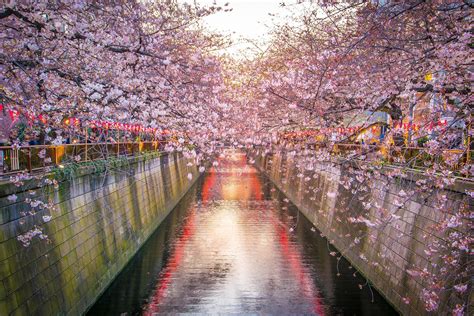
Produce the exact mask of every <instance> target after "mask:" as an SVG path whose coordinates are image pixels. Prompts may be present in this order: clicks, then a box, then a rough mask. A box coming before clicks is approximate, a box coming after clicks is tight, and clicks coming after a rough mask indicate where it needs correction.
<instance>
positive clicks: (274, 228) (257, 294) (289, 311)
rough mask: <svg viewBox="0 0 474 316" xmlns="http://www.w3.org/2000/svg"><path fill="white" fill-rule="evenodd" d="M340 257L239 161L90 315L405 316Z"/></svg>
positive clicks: (229, 162)
mask: <svg viewBox="0 0 474 316" xmlns="http://www.w3.org/2000/svg"><path fill="white" fill-rule="evenodd" d="M332 251H334V249H332V248H331V247H330V246H329V245H328V243H327V241H326V239H324V238H322V237H321V236H320V233H319V232H318V231H317V230H316V229H315V228H314V227H313V226H312V224H311V223H310V222H309V221H308V220H307V219H306V218H305V217H304V216H303V215H302V214H301V213H299V211H298V210H297V209H296V208H295V206H294V205H292V204H291V202H289V201H288V200H287V199H286V198H285V196H284V195H283V194H282V193H281V192H279V191H278V189H277V188H276V187H275V186H274V185H273V184H272V183H271V182H270V181H269V180H268V179H266V178H265V177H264V176H262V175H261V174H260V173H258V171H257V170H256V169H255V168H253V167H252V166H251V165H249V164H247V162H246V157H245V156H244V155H243V154H239V153H229V154H228V155H227V156H226V157H221V158H220V159H219V165H218V166H216V167H213V168H212V169H211V170H210V171H209V172H208V173H206V174H205V175H204V176H203V177H201V179H200V180H199V181H198V182H197V184H196V185H194V187H193V188H192V189H191V190H190V191H189V192H188V193H187V194H186V195H185V197H184V198H183V199H182V201H181V202H180V203H179V204H178V206H177V207H176V208H175V209H174V210H173V211H172V212H171V213H170V214H169V216H168V217H167V218H166V219H165V221H164V222H163V223H162V224H161V225H160V226H159V227H158V229H157V230H156V232H155V233H154V234H153V235H152V236H151V237H150V239H149V240H148V241H147V242H146V244H145V245H144V246H143V247H142V249H141V250H140V251H139V252H138V253H137V255H136V256H135V257H134V258H133V259H132V260H131V261H130V263H129V264H128V265H127V266H126V267H125V269H124V270H123V271H122V273H121V274H120V275H119V276H118V277H117V278H116V280H115V281H114V282H113V283H112V284H111V286H110V287H109V288H108V289H107V290H106V291H105V293H104V294H103V295H102V296H101V297H100V298H99V300H98V301H97V302H96V304H95V305H94V306H93V307H92V308H91V309H90V310H89V312H88V314H89V315H142V314H143V315H152V314H155V313H165V314H175V313H197V314H217V313H219V314H249V313H250V314H272V315H311V314H318V315H392V314H393V315H396V314H397V313H396V312H395V311H394V310H393V309H392V307H391V306H390V305H389V304H388V303H387V302H386V301H385V300H384V298H383V297H381V296H380V295H379V294H378V293H377V292H376V290H375V289H373V288H372V289H371V288H370V286H368V285H365V284H366V280H365V279H364V278H362V277H361V276H360V275H359V274H358V272H357V271H356V270H355V269H354V268H352V267H351V266H350V264H349V263H348V262H347V261H346V260H344V259H341V260H340V262H339V264H338V262H337V258H336V257H334V256H331V255H330V252H332ZM361 287H362V289H361Z"/></svg>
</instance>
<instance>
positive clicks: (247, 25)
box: [179, 0, 296, 54]
mask: <svg viewBox="0 0 474 316" xmlns="http://www.w3.org/2000/svg"><path fill="white" fill-rule="evenodd" d="M179 1H180V2H187V3H194V0H179ZM282 1H283V0H253V1H252V0H196V2H197V3H198V4H199V5H207V6H209V5H212V4H213V3H216V4H217V5H218V6H221V7H223V6H224V4H225V3H226V2H228V3H229V5H228V6H227V7H226V8H232V9H233V11H231V12H219V13H216V14H213V15H211V16H208V17H206V18H205V19H204V22H205V23H206V24H207V26H208V27H209V28H210V29H211V30H216V31H217V32H219V33H224V34H231V37H232V39H233V40H234V42H235V43H236V44H237V45H234V46H233V47H231V48H230V49H228V50H227V51H228V52H230V53H232V54H239V53H242V52H241V50H243V49H245V48H246V47H250V46H252V45H250V44H248V43H246V42H245V41H244V40H242V39H243V38H245V39H250V40H253V41H255V40H265V39H266V40H268V36H266V35H267V32H268V29H269V28H268V27H267V26H270V27H271V26H272V24H273V23H272V18H273V19H275V20H277V21H278V20H279V19H282V18H284V17H286V16H288V9H287V7H281V6H280V5H279V4H280V3H281V2H282ZM295 2H296V0H286V1H285V3H287V4H291V3H295ZM291 7H295V6H291ZM269 13H271V14H278V16H279V17H277V18H275V17H272V16H270V15H269Z"/></svg>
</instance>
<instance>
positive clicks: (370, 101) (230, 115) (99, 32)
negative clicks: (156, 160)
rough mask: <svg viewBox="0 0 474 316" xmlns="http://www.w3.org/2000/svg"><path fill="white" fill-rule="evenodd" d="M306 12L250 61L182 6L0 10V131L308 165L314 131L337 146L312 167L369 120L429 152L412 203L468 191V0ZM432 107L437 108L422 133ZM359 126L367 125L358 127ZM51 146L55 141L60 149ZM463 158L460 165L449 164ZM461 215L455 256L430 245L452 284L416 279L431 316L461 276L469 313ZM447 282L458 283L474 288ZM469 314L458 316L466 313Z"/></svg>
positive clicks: (453, 238) (47, 5)
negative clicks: (146, 138) (18, 118)
mask: <svg viewBox="0 0 474 316" xmlns="http://www.w3.org/2000/svg"><path fill="white" fill-rule="evenodd" d="M299 2H305V1H299ZM308 2H311V4H309V3H306V4H305V5H307V6H306V9H305V10H302V11H299V12H298V14H296V15H295V20H293V21H289V22H288V23H287V24H285V23H282V24H278V25H275V27H274V29H273V30H272V33H271V36H272V38H271V41H270V43H269V44H268V46H267V47H262V50H261V52H260V53H258V54H256V55H255V57H254V58H253V59H252V60H238V59H233V58H231V57H229V56H226V55H219V54H216V53H215V52H216V51H218V50H220V49H222V48H223V47H225V46H226V45H228V44H229V40H228V38H226V37H224V36H221V35H218V34H214V33H210V32H208V31H206V30H205V29H203V27H202V25H201V23H200V20H201V18H203V17H205V16H207V15H210V14H213V13H215V12H218V11H223V10H224V11H225V10H228V9H227V6H223V7H218V6H213V7H200V6H198V5H194V6H190V5H187V4H179V3H178V2H177V1H174V0H168V1H116V2H114V1H112V2H104V3H102V2H101V1H90V2H89V1H78V0H71V1H47V0H43V1H21V2H18V4H14V3H12V4H9V5H8V4H7V5H5V6H3V7H2V8H1V9H0V21H1V23H0V30H1V32H0V34H1V41H2V46H1V48H0V99H1V100H0V101H1V103H2V109H1V110H2V111H3V112H4V113H7V112H5V111H11V112H8V113H7V114H4V115H6V116H7V118H8V117H9V119H6V120H4V123H5V124H7V125H8V126H7V127H5V126H2V131H4V134H5V131H6V133H8V132H9V131H10V129H14V121H15V116H14V115H13V114H12V113H26V114H25V115H26V116H28V117H30V118H37V119H36V122H37V123H35V124H31V125H32V127H31V130H29V131H28V132H29V133H38V130H37V128H38V125H41V126H40V128H42V129H45V130H48V129H51V128H55V129H57V130H58V133H57V135H56V136H57V137H60V136H61V135H60V134H61V128H62V127H63V124H64V120H65V119H66V118H74V119H75V120H76V119H77V120H80V121H81V122H87V123H90V124H97V122H114V123H113V124H117V126H122V127H123V126H140V128H143V129H144V130H145V129H148V130H149V131H153V132H155V131H164V130H173V131H180V132H183V133H184V134H185V135H186V137H187V141H188V142H189V143H191V144H193V145H195V146H193V149H192V151H193V154H194V155H196V151H197V152H208V153H211V152H212V151H213V150H214V145H216V144H218V143H224V142H226V143H227V144H229V143H230V144H234V145H236V146H249V147H252V146H259V147H263V148H264V150H265V151H270V150H274V149H276V148H277V149H285V150H290V151H292V152H293V153H294V154H295V155H296V156H301V157H302V159H307V158H306V157H307V153H308V152H307V145H308V144H307V143H306V142H305V141H303V142H301V141H299V142H294V141H288V139H294V137H293V136H294V135H300V134H298V133H299V132H302V131H307V130H311V131H315V132H311V133H308V132H306V134H305V135H304V136H305V137H306V139H307V138H308V136H310V137H313V136H315V135H316V134H318V133H320V134H331V135H332V136H331V137H325V138H324V137H323V138H322V142H323V143H325V145H324V146H319V147H318V146H317V148H316V149H315V150H316V152H317V154H315V155H312V156H311V161H310V162H311V163H314V162H315V161H328V160H331V161H332V158H331V153H332V151H333V148H334V147H333V146H334V144H337V143H347V142H354V140H356V139H357V137H358V135H359V134H360V133H361V132H362V131H363V130H365V129H367V128H371V127H372V126H373V125H374V123H373V122H372V121H371V120H370V119H369V118H370V116H371V115H373V113H377V112H383V113H385V114H386V115H387V117H388V120H387V121H385V122H384V128H385V129H384V131H385V133H386V137H385V139H386V140H388V139H391V138H392V139H393V138H394V137H396V134H397V133H399V132H401V133H405V134H407V135H406V137H405V138H406V139H405V146H414V147H416V146H418V144H419V140H420V139H424V142H423V147H422V148H421V153H422V154H423V155H424V157H428V158H426V160H427V161H429V163H428V164H426V169H427V172H426V174H427V175H428V176H429V177H430V179H429V182H430V183H432V184H433V186H427V185H426V183H421V184H420V185H419V187H418V189H417V190H421V191H423V190H424V191H429V190H431V191H430V192H433V194H435V193H436V192H438V191H436V190H442V189H443V188H445V187H446V186H448V185H450V184H452V183H453V182H454V181H455V177H458V176H462V177H464V178H468V179H470V180H472V177H473V174H474V168H473V165H472V162H471V160H469V159H468V158H469V149H470V148H469V146H470V139H471V138H472V134H473V132H472V128H471V122H472V109H473V101H474V100H473V96H472V80H473V77H472V70H473V56H474V55H473V48H474V45H473V28H472V13H473V7H474V4H473V3H472V1H466V0H464V1H463V0H432V1H423V0H406V1H352V0H346V1H329V0H328V1H308ZM422 103H425V104H426V106H425V108H426V109H425V111H423V112H422V115H421V116H422V119H421V120H420V121H418V122H415V115H414V113H415V112H416V111H417V109H419V107H420V106H419V105H420V104H422ZM367 113H369V114H368V115H367ZM371 113H372V114H371ZM361 115H365V116H366V117H367V116H368V119H367V120H366V121H360V119H359V118H360V116H361ZM38 118H39V120H38ZM355 121H358V122H357V124H355V123H354V122H355ZM394 122H395V123H394ZM33 126H35V127H36V129H35V128H33ZM338 131H343V132H338ZM285 133H293V134H291V135H293V136H292V137H293V138H291V137H290V138H288V137H286V138H285V137H282V135H284V134H285ZM294 133H296V134H294ZM323 136H324V135H323ZM325 136H327V135H325ZM46 140H47V141H48V142H54V136H52V137H49V138H47V139H46ZM10 141H11V142H12V143H13V142H15V139H10ZM381 143H382V142H381ZM392 143H393V142H392ZM181 144H183V142H179V143H178V145H177V146H180V145H181ZM381 145H387V146H388V145H390V144H389V143H388V141H386V143H385V144H381ZM452 148H456V149H458V151H457V152H456V153H455V154H452V155H448V156H446V155H445V152H446V149H452ZM352 155H353V156H351V159H352V158H354V155H357V153H356V152H354V153H352ZM345 162H346V161H345V160H340V161H339V163H341V164H343V163H345ZM197 163H198V162H197ZM398 163H399V166H400V170H399V172H400V174H403V173H404V172H405V167H409V166H410V160H407V159H405V158H404V156H403V155H402V156H401V158H399V161H398ZM372 172H373V169H371V167H369V168H368V169H362V171H360V170H359V171H357V176H358V177H362V178H364V179H368V178H370V176H371V174H372ZM355 178H356V174H354V179H355ZM354 179H352V180H351V179H347V181H346V182H344V185H349V184H350V183H355V181H354ZM358 182H359V183H364V181H358ZM361 185H362V184H361ZM433 188H434V189H433ZM417 193H418V192H415V191H413V192H407V193H406V194H407V196H410V195H413V194H417ZM473 195H474V193H473V192H466V196H467V197H468V198H472V197H473ZM441 199H442V197H441ZM369 202H370V201H367V203H369ZM369 205H370V204H369ZM443 206H444V204H443V201H440V203H439V209H440V210H442V209H443ZM454 212H455V215H453V218H450V219H448V220H446V223H445V224H444V225H442V227H439V228H438V229H440V230H444V231H446V235H447V242H446V244H443V245H431V246H430V247H431V248H430V249H431V250H430V251H429V252H430V253H433V256H437V255H435V254H436V253H438V252H439V253H441V250H442V252H443V253H444V255H442V257H437V258H436V260H438V261H440V262H443V265H444V268H443V269H442V270H441V273H440V274H438V275H433V274H430V273H429V272H427V271H426V270H424V269H423V267H413V269H412V270H410V271H412V275H413V276H414V277H419V278H424V280H425V282H426V284H427V286H426V289H425V290H426V291H425V292H424V299H425V302H426V309H427V310H428V311H434V310H436V309H437V307H438V301H439V296H441V295H442V292H444V291H447V290H448V288H447V286H446V284H444V283H443V281H442V280H447V279H449V278H450V280H451V281H450V282H451V283H453V282H454V283H455V284H454V285H453V286H454V289H458V292H459V295H460V296H461V297H464V299H466V296H467V293H468V292H469V291H466V288H465V287H467V284H468V283H467V282H468V281H466V278H465V276H467V275H469V274H470V273H471V275H472V270H470V269H472V268H470V264H469V261H466V256H469V254H470V250H469V248H468V247H466V245H468V244H470V243H472V237H471V236H470V235H469V234H468V233H466V231H469V229H465V230H463V231H460V232H456V234H452V232H451V231H450V229H452V228H456V227H459V226H463V225H464V226H467V225H468V224H466V223H467V222H469V221H470V219H472V211H470V210H465V209H459V210H454ZM390 218H392V219H393V217H390ZM469 225H471V224H469ZM357 238H358V237H357ZM440 248H442V249H440ZM446 252H448V254H446ZM440 256H441V255H440ZM433 260H434V261H436V260H435V259H433ZM452 271H463V274H461V275H463V276H464V278H462V277H459V278H458V277H454V276H452V275H450V273H452ZM453 278H454V281H452V280H453ZM452 288H453V287H451V288H450V290H452ZM461 301H462V300H461ZM465 301H466V300H465ZM464 308H465V306H464V305H463V304H462V303H460V304H458V305H457V306H456V310H457V312H460V311H461V312H462V310H463V309H464Z"/></svg>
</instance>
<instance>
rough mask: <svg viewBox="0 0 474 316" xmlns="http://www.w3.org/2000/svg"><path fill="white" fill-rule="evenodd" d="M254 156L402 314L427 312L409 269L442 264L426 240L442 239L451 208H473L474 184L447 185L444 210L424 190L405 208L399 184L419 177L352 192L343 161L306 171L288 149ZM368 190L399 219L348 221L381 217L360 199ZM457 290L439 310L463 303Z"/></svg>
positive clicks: (441, 312)
mask: <svg viewBox="0 0 474 316" xmlns="http://www.w3.org/2000/svg"><path fill="white" fill-rule="evenodd" d="M252 155H253V156H255V157H256V165H257V167H259V168H260V170H261V171H262V172H264V173H265V174H266V175H267V176H268V177H269V178H270V179H271V180H272V181H273V182H274V183H275V184H276V185H277V186H278V187H279V188H280V190H281V191H283V192H284V193H285V194H286V195H287V196H288V198H289V199H290V200H291V201H292V202H293V203H294V204H295V205H296V206H297V207H298V208H299V209H300V210H301V211H302V213H303V214H304V215H305V216H306V217H307V218H308V219H309V220H310V221H311V222H313V224H314V225H315V226H316V228H318V229H319V230H320V231H321V232H322V233H323V234H324V235H325V236H326V237H327V238H328V239H329V240H330V241H331V242H332V244H333V245H334V246H335V247H336V248H337V249H338V250H339V251H341V252H342V253H343V255H344V257H346V258H347V259H348V260H349V261H350V262H351V264H352V265H353V266H355V267H356V268H357V269H358V270H359V271H360V272H361V273H362V274H363V275H364V276H366V277H367V278H368V279H369V280H370V281H371V283H372V284H373V285H374V286H375V287H376V288H377V289H378V290H379V292H381V293H382V294H383V295H384V296H385V297H386V298H387V300H388V301H390V302H391V303H392V304H393V305H394V307H395V308H396V309H398V310H399V311H400V312H401V313H402V314H403V315H423V314H426V313H427V312H426V311H425V308H424V303H423V301H422V299H421V293H422V289H423V288H424V284H422V283H418V282H419V281H418V280H417V278H414V277H412V276H410V275H409V274H408V273H407V269H411V268H412V267H413V266H414V265H416V266H417V267H426V268H427V269H428V270H429V271H433V270H432V269H438V267H439V266H433V265H432V264H431V263H432V262H431V260H432V259H430V257H429V256H428V255H427V253H426V252H425V250H426V245H427V244H430V243H431V242H433V241H435V240H437V239H443V238H444V235H443V233H440V232H439V231H437V230H436V229H434V228H433V227H435V225H436V224H438V223H440V222H441V221H443V220H445V219H446V218H448V217H450V213H449V212H450V211H451V210H453V209H458V208H459V207H470V208H471V209H472V206H473V205H472V199H470V198H468V197H467V195H466V194H465V193H464V189H468V188H470V189H472V184H469V183H464V184H463V183H457V185H455V186H454V188H453V189H452V190H444V191H443V192H442V194H445V195H446V197H447V203H446V207H445V208H444V210H443V212H441V211H439V210H436V209H435V208H434V207H433V203H435V202H434V199H433V197H430V196H424V195H422V194H420V195H418V194H417V195H416V196H414V197H413V198H411V199H410V200H409V201H408V202H407V203H405V205H404V206H403V208H401V209H398V210H396V209H397V208H398V206H396V205H395V204H396V202H395V201H396V200H403V198H404V197H401V196H400V195H401V194H400V191H401V189H404V190H405V191H408V190H409V189H410V188H413V187H414V185H415V183H414V181H415V180H416V178H415V177H414V178H412V179H397V180H395V181H391V182H389V185H387V183H386V182H385V181H381V180H378V179H375V178H374V179H371V181H370V182H371V183H370V189H369V190H368V192H359V193H356V194H355V195H354V194H353V193H352V192H351V191H349V190H347V189H345V188H344V186H343V185H341V184H340V182H339V181H340V180H341V179H343V177H344V175H346V174H347V173H348V172H347V168H344V167H341V166H340V165H336V164H330V163H327V164H319V165H315V166H314V168H313V170H312V171H308V170H305V167H306V166H301V165H298V163H297V162H296V160H295V159H294V158H292V157H291V156H289V155H288V154H287V153H285V152H276V153H273V154H271V153H270V154H263V153H261V152H253V153H252ZM469 186H470V187H469ZM364 195H365V197H366V198H367V197H369V199H368V200H373V201H376V202H377V203H378V204H379V206H380V207H382V208H385V209H387V210H389V211H391V210H392V211H391V212H393V213H394V214H396V215H397V216H400V218H399V219H398V220H397V221H393V222H391V223H390V224H388V225H380V226H375V227H371V226H368V225H365V224H361V223H359V224H352V223H351V224H350V223H348V220H347V219H348V218H349V217H352V218H357V217H359V216H363V217H364V218H368V219H369V220H370V221H371V222H376V221H377V220H378V219H380V214H379V213H378V212H377V211H376V208H374V207H369V208H368V209H367V207H364V205H363V204H362V201H360V200H359V197H361V196H364ZM374 204H375V203H374ZM466 204H467V206H466ZM347 205H350V207H347ZM394 210H396V212H395V211H394ZM466 226H467V225H466ZM357 236H361V237H360V240H359V241H358V243H356V242H354V240H355V237H357ZM371 236H372V238H371ZM370 238H371V239H372V240H373V241H370V240H369V239H370ZM456 295H457V294H456V293H454V291H449V292H448V294H446V295H445V296H444V297H442V298H441V304H440V308H439V310H438V313H439V315H447V314H451V313H450V312H448V309H449V307H451V308H452V306H454V304H456V303H459V297H456ZM403 298H408V299H409V301H410V303H409V304H406V303H405V302H404V301H403Z"/></svg>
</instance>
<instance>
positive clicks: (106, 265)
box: [0, 154, 199, 315]
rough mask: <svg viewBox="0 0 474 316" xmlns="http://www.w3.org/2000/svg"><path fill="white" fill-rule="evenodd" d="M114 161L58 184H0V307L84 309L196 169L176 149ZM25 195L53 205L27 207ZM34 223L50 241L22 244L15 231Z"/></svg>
mask: <svg viewBox="0 0 474 316" xmlns="http://www.w3.org/2000/svg"><path fill="white" fill-rule="evenodd" d="M115 163H116V164H117V163H118V164H121V166H118V167H117V168H113V166H112V165H108V166H107V168H108V169H110V171H108V172H104V170H101V171H97V168H98V167H97V166H96V165H94V166H90V167H88V168H86V169H84V168H82V169H81V170H79V171H77V172H76V173H75V174H74V175H71V174H69V178H68V180H66V181H62V182H60V184H59V187H58V188H56V189H53V188H49V189H44V188H43V189H41V188H39V187H38V184H37V183H35V182H34V181H30V182H31V183H29V184H27V185H26V186H29V187H30V189H31V191H26V190H25V189H24V188H23V187H22V188H23V189H22V190H23V191H20V189H19V188H16V187H15V186H13V185H11V184H3V185H1V186H0V315H80V314H81V313H83V312H85V311H86V310H87V309H88V308H89V307H90V306H91V305H92V304H93V303H94V302H95V300H96V299H97V298H98V296H99V295H100V294H101V293H102V292H103V291H104V290H105V288H106V287H107V286H108V285H109V284H110V283H111V281H112V280H113V279H114V278H115V277H116V276H117V274H118V273H119V272H120V271H121V270H122V268H123V267H124V266H125V264H126V263H127V262H128V261H129V260H130V259H131V258H132V257H133V255H134V254H135V253H136V251H137V250H138V249H139V248H140V246H141V245H142V244H143V243H144V242H145V241H146V239H147V238H148V237H149V236H150V234H151V233H152V232H153V231H154V230H155V229H156V228H157V226H158V225H159V224H160V223H161V221H162V220H163V219H164V218H165V217H166V216H167V215H168V213H169V212H170V211H171V210H172V208H173V207H174V206H175V205H176V204H177V203H178V201H179V200H180V199H181V197H182V196H183V195H184V194H185V193H186V192H187V190H188V189H189V188H190V187H191V185H192V184H193V183H194V181H196V179H197V178H198V177H199V172H198V171H197V170H196V168H195V166H193V167H189V166H188V165H187V163H188V161H187V159H185V158H184V157H182V156H180V155H178V154H170V155H163V156H158V155H156V154H154V156H153V155H151V156H148V157H139V158H133V159H132V160H125V161H116V162H115ZM65 170H66V171H67V167H66V169H65ZM188 173H192V174H193V179H192V180H189V179H188ZM62 177H64V175H62ZM13 193H14V194H16V195H17V197H18V199H17V200H16V201H14V202H13V201H10V200H8V199H7V196H8V195H11V194H13ZM33 193H34V195H33ZM27 198H30V199H38V200H42V201H50V202H51V203H53V204H54V205H55V210H53V211H49V210H40V211H38V212H37V213H36V214H33V215H29V214H27V213H26V212H28V211H29V210H30V209H31V207H29V206H28V205H27V204H26V203H25V202H24V200H25V199H27ZM43 216H46V217H45V218H43ZM48 216H51V218H50V219H49V217H48ZM35 226H37V227H38V228H40V229H42V231H43V233H44V234H46V235H47V236H48V239H49V241H45V240H40V239H39V238H37V237H35V238H33V240H32V243H31V245H29V246H28V247H24V246H23V245H22V244H21V243H20V241H19V240H17V238H18V236H21V235H22V234H24V233H25V232H28V231H31V229H32V228H34V227H35Z"/></svg>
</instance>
